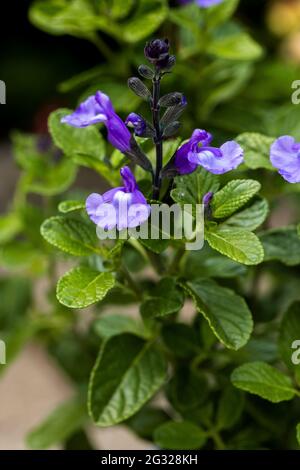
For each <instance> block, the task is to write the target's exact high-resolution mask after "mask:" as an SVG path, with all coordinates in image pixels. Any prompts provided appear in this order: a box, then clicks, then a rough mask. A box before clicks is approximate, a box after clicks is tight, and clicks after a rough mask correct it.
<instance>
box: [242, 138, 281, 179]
mask: <svg viewBox="0 0 300 470" xmlns="http://www.w3.org/2000/svg"><path fill="white" fill-rule="evenodd" d="M274 140H275V138H273V137H268V136H266V135H262V134H258V133H256V132H244V133H243V134H240V135H239V136H238V137H237V138H236V141H237V142H238V143H239V144H240V145H241V147H242V148H243V149H244V160H245V164H246V165H247V167H248V168H251V170H256V169H257V168H266V169H267V170H273V171H274V167H273V166H272V164H271V162H270V147H271V145H272V143H273V142H274Z"/></svg>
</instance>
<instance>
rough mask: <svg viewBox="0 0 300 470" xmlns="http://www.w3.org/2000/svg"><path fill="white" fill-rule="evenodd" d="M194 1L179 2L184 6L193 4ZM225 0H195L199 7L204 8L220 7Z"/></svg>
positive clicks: (180, 0)
mask: <svg viewBox="0 0 300 470" xmlns="http://www.w3.org/2000/svg"><path fill="white" fill-rule="evenodd" d="M192 1H193V0H179V2H180V3H181V4H183V5H185V4H186V3H191V2H192ZM223 1H224V0H195V3H196V4H197V5H199V7H202V8H209V7H212V6H213V5H218V4H219V3H222V2H223Z"/></svg>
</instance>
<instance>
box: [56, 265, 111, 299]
mask: <svg viewBox="0 0 300 470" xmlns="http://www.w3.org/2000/svg"><path fill="white" fill-rule="evenodd" d="M114 284H115V277H114V275H113V274H112V273H108V272H104V273H101V272H99V271H95V270H94V269H91V268H89V267H87V266H78V267H77V268H73V269H71V271H69V272H67V273H66V274H65V275H64V276H63V277H61V278H60V280H59V281H58V284H57V290H56V296H57V298H58V300H59V302H60V303H61V304H63V305H65V306H66V307H69V308H85V307H88V306H89V305H92V304H94V303H96V302H98V301H99V300H102V299H103V298H104V297H105V295H106V294H107V292H108V291H109V290H110V289H112V288H113V287H114Z"/></svg>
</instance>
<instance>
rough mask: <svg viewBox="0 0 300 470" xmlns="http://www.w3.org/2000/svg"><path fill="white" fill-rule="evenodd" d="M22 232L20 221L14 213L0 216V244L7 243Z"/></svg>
mask: <svg viewBox="0 0 300 470" xmlns="http://www.w3.org/2000/svg"><path fill="white" fill-rule="evenodd" d="M21 230H22V221H21V219H20V217H19V216H18V214H17V213H16V212H10V213H9V214H5V215H1V216H0V243H7V242H8V241H10V240H12V239H13V238H14V237H15V236H16V235H18V233H20V231H21Z"/></svg>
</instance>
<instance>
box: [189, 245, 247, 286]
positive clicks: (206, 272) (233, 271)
mask: <svg viewBox="0 0 300 470" xmlns="http://www.w3.org/2000/svg"><path fill="white" fill-rule="evenodd" d="M246 272H247V268H246V267H245V266H244V265H242V264H240V263H236V262H235V261H232V260H231V259H229V258H226V256H223V255H219V254H218V253H215V252H214V251H213V250H211V249H210V248H209V247H208V246H206V247H205V248H203V249H202V250H198V251H191V252H190V253H189V254H188V255H187V257H186V258H185V263H184V277H185V278H187V279H195V278H197V277H199V276H201V277H220V278H231V277H235V276H242V275H243V274H245V273H246Z"/></svg>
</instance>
